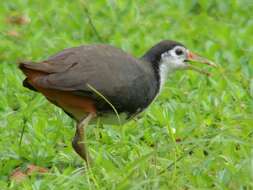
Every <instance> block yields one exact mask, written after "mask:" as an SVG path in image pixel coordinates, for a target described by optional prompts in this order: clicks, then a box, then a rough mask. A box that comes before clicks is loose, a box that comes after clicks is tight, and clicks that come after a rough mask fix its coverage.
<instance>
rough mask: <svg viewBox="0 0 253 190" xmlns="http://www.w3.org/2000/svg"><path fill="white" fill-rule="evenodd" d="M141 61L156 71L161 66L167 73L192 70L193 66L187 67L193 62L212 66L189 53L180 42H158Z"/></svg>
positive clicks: (203, 59) (201, 58)
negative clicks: (147, 63) (150, 65)
mask: <svg viewBox="0 0 253 190" xmlns="http://www.w3.org/2000/svg"><path fill="white" fill-rule="evenodd" d="M142 59H143V60H145V61H147V62H150V63H152V65H153V66H154V67H155V68H157V69H159V68H160V67H161V65H163V66H164V67H163V68H165V69H166V70H167V71H173V70H177V69H188V68H189V69H192V68H193V66H191V65H189V62H193V61H196V62H201V63H204V64H208V65H213V63H212V62H211V61H209V60H207V59H205V58H203V57H200V56H198V55H196V54H194V53H192V52H190V51H189V50H188V49H187V48H186V47H185V46H184V45H183V44H181V43H180V42H176V41H171V40H164V41H161V42H159V43H158V44H156V45H155V46H153V47H152V48H151V49H150V50H148V51H147V53H145V55H144V56H143V57H142ZM195 70H197V69H195Z"/></svg>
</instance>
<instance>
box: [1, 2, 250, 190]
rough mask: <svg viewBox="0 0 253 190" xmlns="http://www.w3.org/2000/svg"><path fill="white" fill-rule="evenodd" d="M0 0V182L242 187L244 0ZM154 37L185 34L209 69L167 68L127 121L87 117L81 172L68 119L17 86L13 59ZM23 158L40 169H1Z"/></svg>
mask: <svg viewBox="0 0 253 190" xmlns="http://www.w3.org/2000/svg"><path fill="white" fill-rule="evenodd" d="M0 4H1V6H0V189H1V190H5V189H10V190H13V189H22V190H23V189H25V190H26V189H27V190H29V189H34V190H48V189H50V190H53V189H59V190H60V189H61V190H62V189H66V190H67V189H71V190H79V189H110V190H111V189H126V190H127V189H138V190H139V189H165V190H167V189H173V190H174V189H180V190H188V189H189V190H192V189H193V190H195V189H228V190H230V189H235V190H238V189H241V190H249V189H253V61H252V58H253V56H252V55H253V38H252V34H253V16H252V9H253V3H252V1H251V0H240V1H239V0H238V1H236V0H230V1H219V0H210V1H209V0H200V1H196V0H189V1H179V0H178V1H174V0H173V1H172V0H169V1H168V0H160V1H153V0H152V1H151V0H148V1H144V0H137V1H133V0H132V1H114V0H107V1H105V0H101V1H86V3H85V2H84V1H79V0H76V1H67V0H66V1H64V0H57V1H49V0H45V1H32V0H12V1H8V0H2V1H1V3H0ZM87 10H88V12H89V16H88V13H87ZM13 15H26V16H27V17H29V18H30V20H31V22H30V23H28V24H25V25H15V24H10V23H8V22H6V18H8V17H9V16H13ZM89 17H90V19H91V20H92V22H93V25H94V26H95V28H96V30H97V32H98V33H99V34H98V35H96V32H95V31H94V28H93V26H92V25H91V22H90V20H89ZM10 31H16V32H17V33H18V34H19V36H18V37H14V36H10V35H8V33H10ZM162 39H173V40H177V41H180V42H182V43H184V44H185V45H186V46H187V47H188V48H189V49H191V50H192V51H194V52H198V53H199V54H201V55H204V56H205V57H208V58H210V59H212V60H213V61H215V62H216V63H217V64H218V65H219V68H217V69H212V70H210V72H212V73H213V76H212V77H211V78H207V77H205V76H202V75H200V74H198V73H195V72H192V71H185V72H178V73H175V74H174V75H172V76H171V77H170V78H169V80H168V81H167V83H166V87H165V89H164V91H163V92H162V94H161V95H160V97H159V98H158V99H157V100H156V102H155V103H153V104H152V105H151V106H150V107H149V109H147V110H146V111H145V113H143V114H142V117H141V118H140V119H138V120H137V121H131V122H129V123H128V124H126V125H124V126H122V127H119V126H110V125H97V126H90V127H89V128H88V132H87V133H88V134H87V136H88V137H87V138H88V142H89V148H90V152H91V155H92V157H93V159H94V165H93V167H92V168H91V170H90V171H88V172H85V170H84V169H83V168H82V166H83V161H82V160H81V159H80V158H79V157H78V156H77V155H76V154H75V153H74V151H73V150H72V147H71V139H72V137H73V135H74V122H73V121H72V120H71V119H70V118H69V117H68V116H67V115H65V114H64V113H63V112H62V111H61V110H60V109H58V108H56V107H55V106H53V105H51V104H50V103H49V102H48V101H47V100H46V99H45V98H44V97H42V96H41V95H40V94H37V93H34V92H31V91H29V90H27V89H25V88H23V87H22V79H23V78H24V76H23V74H22V73H21V72H20V71H19V70H18V69H17V66H16V64H15V63H17V62H18V61H20V60H34V61H36V60H42V59H45V58H47V57H48V56H50V55H51V54H53V53H56V52H57V51H60V50H62V49H64V48H66V47H72V46H77V45H80V44H90V43H100V42H101V41H103V42H104V43H108V44H112V45H115V46H117V47H120V48H122V49H124V50H125V51H127V52H130V53H132V54H134V55H136V56H141V55H142V54H143V53H144V52H145V51H146V50H147V49H148V48H149V47H151V46H152V45H154V44H155V43H157V42H158V41H160V40H162ZM23 130H24V133H23V137H22V142H20V139H21V135H22V131H23ZM29 163H33V164H36V165H39V166H42V167H47V168H50V170H49V173H47V174H43V175H40V176H38V175H32V176H30V177H29V178H27V179H26V180H25V181H23V182H21V183H16V182H13V181H11V180H10V179H9V176H10V174H11V172H12V171H13V170H14V169H15V168H16V167H18V166H25V165H26V164H29Z"/></svg>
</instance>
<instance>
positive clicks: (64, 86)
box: [21, 45, 157, 112]
mask: <svg viewBox="0 0 253 190" xmlns="http://www.w3.org/2000/svg"><path fill="white" fill-rule="evenodd" d="M22 68H25V69H28V70H33V71H36V72H40V73H43V74H40V75H37V77H35V78H34V79H33V84H32V86H39V87H41V88H45V89H54V90H60V91H69V92H71V93H73V94H78V95H79V96H89V97H92V98H94V99H95V100H96V101H97V102H99V103H98V106H100V107H101V109H102V108H103V109H104V107H105V104H104V103H101V97H98V96H97V94H96V93H94V91H93V90H92V89H90V88H89V86H88V85H87V84H89V85H90V86H92V87H93V88H95V89H96V90H97V91H98V92H100V93H101V94H103V96H105V97H106V98H108V100H109V101H111V103H112V104H113V105H114V106H115V107H116V108H117V109H119V110H124V111H129V112H130V111H131V112H132V111H136V109H138V108H140V107H143V106H144V105H147V102H150V101H151V100H152V99H153V97H154V96H155V92H156V90H157V89H156V84H155V79H154V74H153V72H152V70H151V69H148V68H149V67H145V66H144V65H143V64H140V63H139V62H138V61H137V60H136V59H135V58H133V57H131V56H130V55H128V54H126V53H124V52H123V51H121V50H119V49H117V48H114V47H112V46H107V45H94V46H81V47H77V48H70V49H66V50H64V51H63V52H61V53H59V54H56V55H55V56H52V57H50V58H49V59H48V60H46V61H43V62H41V63H38V64H31V63H23V64H22V65H21V69H22ZM25 69H22V70H23V71H24V73H26V72H25ZM28 78H29V76H28ZM107 109H108V105H107Z"/></svg>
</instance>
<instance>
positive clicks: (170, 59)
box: [160, 46, 188, 90]
mask: <svg viewBox="0 0 253 190" xmlns="http://www.w3.org/2000/svg"><path fill="white" fill-rule="evenodd" d="M187 51H188V50H187V49H186V48H184V47H183V46H176V47H174V48H173V49H171V50H169V51H167V52H165V53H163V54H162V55H161V60H160V90H161V89H162V87H163V86H164V83H165V81H166V79H167V75H168V74H169V73H170V72H173V71H175V70H178V69H184V68H186V67H187V64H186V63H185V60H186V59H187Z"/></svg>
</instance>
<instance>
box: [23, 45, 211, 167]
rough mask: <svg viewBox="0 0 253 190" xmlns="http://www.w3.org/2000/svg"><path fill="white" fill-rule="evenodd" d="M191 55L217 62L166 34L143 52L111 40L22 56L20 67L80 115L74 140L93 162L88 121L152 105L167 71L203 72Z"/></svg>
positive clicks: (35, 86)
mask: <svg viewBox="0 0 253 190" xmlns="http://www.w3.org/2000/svg"><path fill="white" fill-rule="evenodd" d="M192 61H196V62H200V63H204V64H207V65H210V66H214V64H213V63H212V62H211V61H209V60H207V59H205V58H203V57H200V56H198V55H196V54H194V53H192V52H190V51H189V50H188V49H187V48H186V47H185V46H184V45H182V44H181V43H179V42H175V41H169V40H164V41H161V42H160V43H158V44H156V45H155V46H154V47H152V48H151V49H150V50H148V51H147V52H146V53H145V54H144V55H143V56H142V57H141V58H135V57H133V56H131V55H129V54H127V53H125V52H124V51H122V50H121V49H118V48H115V47H112V46H110V45H84V46H80V47H74V48H69V49H65V50H64V51H62V52H60V53H58V54H56V55H54V56H51V57H49V58H48V59H47V60H45V61H41V62H39V63H33V62H22V63H20V65H19V68H20V69H21V70H22V71H23V73H24V74H25V75H26V79H25V80H24V82H23V85H24V86H25V87H27V88H29V89H31V90H34V91H38V92H40V93H42V94H43V95H44V96H45V97H46V98H47V99H48V100H49V101H50V102H51V103H53V104H55V105H56V106H58V107H60V108H62V109H63V110H64V111H65V112H66V113H67V114H68V115H69V116H71V117H72V118H74V119H75V120H76V121H77V126H76V133H75V137H74V138H73V141H72V145H73V148H74V149H75V151H76V152H77V153H78V154H79V155H80V156H81V157H82V158H83V159H84V160H85V161H86V163H89V161H90V158H89V155H88V151H87V149H86V146H85V127H86V126H87V125H88V123H89V121H90V120H92V119H93V120H95V119H96V118H100V119H101V121H102V122H104V123H107V122H109V121H112V120H113V119H112V118H114V119H115V120H116V122H117V121H118V118H117V115H119V116H120V118H121V120H122V121H123V120H125V121H127V119H129V118H132V116H135V115H136V114H138V113H140V112H142V111H143V110H144V109H145V108H147V107H148V106H149V104H150V103H151V102H152V101H153V100H154V98H155V97H156V96H157V95H158V94H159V92H160V90H161V88H162V86H163V84H164V82H165V79H166V76H167V74H168V73H171V72H173V71H175V70H179V69H193V70H196V71H198V72H203V73H204V71H202V70H199V69H198V68H196V67H195V66H193V65H191V64H190V62H192ZM115 112H116V113H118V114H116V113H115ZM109 118H110V119H109Z"/></svg>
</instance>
